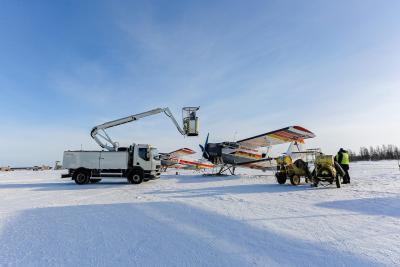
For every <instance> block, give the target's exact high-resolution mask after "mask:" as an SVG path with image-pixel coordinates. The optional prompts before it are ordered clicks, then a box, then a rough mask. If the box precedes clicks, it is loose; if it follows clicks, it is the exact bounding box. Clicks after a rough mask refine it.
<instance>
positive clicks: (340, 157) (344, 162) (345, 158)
mask: <svg viewBox="0 0 400 267" xmlns="http://www.w3.org/2000/svg"><path fill="white" fill-rule="evenodd" d="M336 160H337V162H338V163H339V165H340V167H342V169H343V170H344V172H345V175H344V177H343V184H349V183H350V175H349V169H350V167H349V165H350V155H349V152H347V151H346V150H344V149H343V148H341V149H340V150H339V152H338V153H337V155H336Z"/></svg>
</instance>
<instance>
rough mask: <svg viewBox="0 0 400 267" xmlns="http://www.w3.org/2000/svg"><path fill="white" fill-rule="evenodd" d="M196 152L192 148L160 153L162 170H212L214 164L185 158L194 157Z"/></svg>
mask: <svg viewBox="0 0 400 267" xmlns="http://www.w3.org/2000/svg"><path fill="white" fill-rule="evenodd" d="M195 153H196V152H195V151H193V150H192V149H190V148H181V149H178V150H175V151H172V152H170V153H160V159H161V170H162V171H166V170H167V169H168V168H174V169H185V170H203V169H212V168H214V167H215V165H214V164H212V163H209V162H207V161H206V162H204V161H202V160H192V159H187V158H183V157H184V156H188V155H193V154H195Z"/></svg>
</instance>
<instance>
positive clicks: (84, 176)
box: [72, 170, 90, 185]
mask: <svg viewBox="0 0 400 267" xmlns="http://www.w3.org/2000/svg"><path fill="white" fill-rule="evenodd" d="M72 178H73V179H74V181H75V183H76V184H79V185H82V184H87V183H89V182H90V177H89V174H88V173H87V172H86V171H84V170H78V171H75V173H74V176H73V177H72Z"/></svg>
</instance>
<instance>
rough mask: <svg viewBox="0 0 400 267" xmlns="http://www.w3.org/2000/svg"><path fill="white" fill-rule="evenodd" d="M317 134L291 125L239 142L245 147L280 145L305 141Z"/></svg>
mask: <svg viewBox="0 0 400 267" xmlns="http://www.w3.org/2000/svg"><path fill="white" fill-rule="evenodd" d="M314 137H315V134H314V133H312V132H311V131H309V130H307V129H305V128H303V127H300V126H289V127H286V128H282V129H279V130H276V131H272V132H268V133H265V134H260V135H256V136H253V137H250V138H246V139H243V140H240V141H237V143H238V144H239V145H241V146H243V147H248V148H256V147H267V146H272V145H279V144H284V143H289V142H299V143H303V142H304V139H308V138H314Z"/></svg>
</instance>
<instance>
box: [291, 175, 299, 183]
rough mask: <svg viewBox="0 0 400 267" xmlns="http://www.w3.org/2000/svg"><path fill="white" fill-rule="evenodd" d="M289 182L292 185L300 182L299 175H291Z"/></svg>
mask: <svg viewBox="0 0 400 267" xmlns="http://www.w3.org/2000/svg"><path fill="white" fill-rule="evenodd" d="M290 183H291V184H292V185H299V184H300V176H298V175H293V176H292V177H290Z"/></svg>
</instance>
